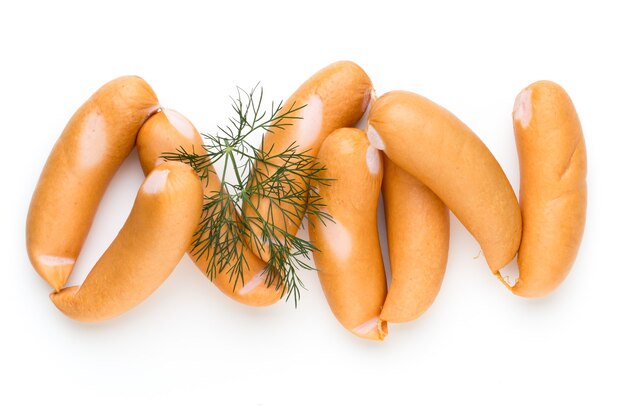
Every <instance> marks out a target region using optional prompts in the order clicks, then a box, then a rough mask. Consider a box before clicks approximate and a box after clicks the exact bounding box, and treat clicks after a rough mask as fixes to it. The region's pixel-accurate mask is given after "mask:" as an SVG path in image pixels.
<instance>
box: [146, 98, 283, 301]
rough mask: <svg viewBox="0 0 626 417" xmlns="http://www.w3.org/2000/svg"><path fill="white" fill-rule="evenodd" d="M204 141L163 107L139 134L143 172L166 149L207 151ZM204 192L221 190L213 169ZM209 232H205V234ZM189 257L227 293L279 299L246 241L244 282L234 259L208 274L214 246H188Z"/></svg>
mask: <svg viewBox="0 0 626 417" xmlns="http://www.w3.org/2000/svg"><path fill="white" fill-rule="evenodd" d="M202 145H203V141H202V137H201V136H200V133H198V131H197V130H196V128H195V126H194V125H193V124H192V123H191V122H190V121H189V120H188V119H187V118H186V117H184V116H183V115H181V114H180V113H178V112H176V111H174V110H170V109H164V110H163V111H162V112H159V113H157V114H155V115H153V116H152V117H150V119H148V121H146V123H145V124H144V125H143V127H142V128H141V130H140V131H139V135H138V137H137V151H138V154H139V160H140V161H141V166H142V167H143V170H144V173H145V174H146V175H148V174H149V173H150V172H151V171H152V170H153V169H154V167H155V166H158V164H160V163H162V162H163V159H162V154H163V153H164V152H175V151H176V150H177V149H180V148H182V149H185V150H186V151H187V152H189V153H192V152H195V153H196V154H198V155H204V154H206V151H205V149H204V148H203V147H202ZM203 187H204V196H205V197H206V198H208V197H211V196H212V195H214V194H215V193H217V192H219V191H220V188H221V183H220V179H219V177H218V176H217V175H216V174H215V173H213V172H212V173H210V175H209V179H208V182H205V184H204V185H203ZM206 234H207V232H205V233H204V234H203V235H202V236H198V235H197V234H196V235H194V240H195V239H196V238H198V237H200V238H204V237H206ZM189 249H190V250H189V257H190V258H191V259H192V260H193V261H194V263H195V264H196V266H197V267H198V269H200V270H201V271H202V273H203V274H205V275H206V276H207V277H209V278H210V279H211V281H212V282H213V283H214V284H215V286H216V287H217V288H218V289H219V290H220V291H222V292H223V293H224V294H226V295H227V296H228V297H230V298H232V299H234V300H236V301H239V302H241V303H244V304H247V305H250V306H267V305H271V304H274V303H275V302H276V301H278V300H279V299H280V297H281V294H282V288H276V286H274V285H271V286H270V287H267V285H266V284H265V266H266V265H265V263H263V262H262V261H261V260H260V259H259V258H258V257H257V256H256V255H254V253H252V251H250V250H249V249H248V248H247V247H246V246H245V245H242V247H241V250H242V251H243V256H244V257H245V259H246V263H247V267H246V268H244V271H243V282H242V281H237V282H236V285H235V281H234V279H233V280H231V274H230V272H229V268H230V267H232V265H233V262H231V264H230V265H227V266H226V268H225V269H224V270H223V271H221V272H220V271H217V272H216V273H215V275H214V276H209V274H208V271H207V270H208V263H209V261H208V260H209V258H210V257H212V256H214V252H213V250H209V251H208V252H206V253H203V254H194V253H193V251H192V250H191V249H192V248H189Z"/></svg>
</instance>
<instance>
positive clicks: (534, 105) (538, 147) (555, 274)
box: [512, 81, 587, 297]
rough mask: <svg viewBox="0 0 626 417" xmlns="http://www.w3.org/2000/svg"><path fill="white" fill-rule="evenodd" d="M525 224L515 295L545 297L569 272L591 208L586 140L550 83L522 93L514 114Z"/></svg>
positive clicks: (567, 105)
mask: <svg viewBox="0 0 626 417" xmlns="http://www.w3.org/2000/svg"><path fill="white" fill-rule="evenodd" d="M513 124H514V129H515V139H516V143H517V150H518V155H519V162H520V178H521V181H520V204H521V207H522V216H523V219H524V223H523V224H524V228H523V234H522V243H521V246H520V250H519V254H518V265H519V272H520V276H519V279H518V281H517V283H516V284H515V286H513V288H512V291H513V293H515V294H517V295H520V296H523V297H541V296H544V295H547V294H549V293H550V292H552V291H553V290H554V289H555V288H556V287H557V286H558V285H559V284H560V283H561V282H562V281H563V280H564V279H565V277H566V276H567V274H568V272H569V271H570V269H571V267H572V265H573V263H574V260H575V258H576V254H577V253H578V248H579V246H580V242H581V240H582V236H583V230H584V227H585V217H586V207H587V182H586V176H587V156H586V151H585V139H584V137H583V132H582V128H581V125H580V121H579V119H578V115H577V113H576V109H575V108H574V104H573V103H572V101H571V99H570V97H569V96H568V95H567V93H566V92H565V90H564V89H563V88H562V87H561V86H559V85H558V84H555V83H553V82H550V81H539V82H536V83H534V84H531V85H530V86H528V87H527V88H526V89H524V90H523V91H522V93H520V95H519V96H518V99H517V100H516V105H515V109H514V112H513Z"/></svg>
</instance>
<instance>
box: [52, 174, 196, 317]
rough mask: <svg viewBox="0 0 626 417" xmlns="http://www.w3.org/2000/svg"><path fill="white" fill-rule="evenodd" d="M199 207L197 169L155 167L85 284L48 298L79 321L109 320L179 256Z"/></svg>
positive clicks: (141, 296) (145, 292)
mask: <svg viewBox="0 0 626 417" xmlns="http://www.w3.org/2000/svg"><path fill="white" fill-rule="evenodd" d="M201 210H202V184H201V183H200V179H199V178H198V176H197V175H196V174H195V172H194V171H193V170H192V169H191V168H190V167H189V166H187V165H185V164H183V163H180V162H167V163H164V164H162V165H160V166H158V167H157V168H155V169H154V170H153V171H152V172H151V173H150V175H148V177H146V179H145V180H144V182H143V184H142V185H141V188H140V189H139V192H138V193H137V198H136V199H135V203H134V205H133V208H132V210H131V212H130V215H129V216H128V219H127V220H126V223H125V224H124V226H123V227H122V229H121V230H120V232H119V234H118V235H117V237H116V238H115V240H114V241H113V243H111V246H109V248H108V249H107V250H106V251H105V253H104V254H103V255H102V257H101V258H100V259H99V260H98V262H97V263H96V265H95V266H94V267H93V269H92V270H91V272H90V273H89V275H88V276H87V278H86V279H85V282H84V283H83V285H82V286H80V287H78V286H75V287H68V288H64V289H62V290H61V291H59V292H55V293H52V294H51V295H50V298H51V299H52V302H54V304H55V305H56V306H57V308H58V309H59V310H61V311H62V312H63V313H64V314H66V315H67V316H68V317H70V318H72V319H76V320H81V321H100V320H106V319H110V318H112V317H115V316H117V315H119V314H122V313H124V312H125V311H127V310H129V309H131V308H132V307H134V306H136V305H137V304H139V303H141V302H142V301H143V300H145V299H146V298H147V297H148V296H149V295H150V294H152V292H154V291H155V290H156V289H157V288H158V287H159V286H160V285H161V284H162V283H163V281H165V279H166V278H167V277H168V276H169V275H170V274H171V272H172V271H173V270H174V268H175V267H176V265H177V264H178V262H179V261H180V259H181V258H182V257H183V255H184V253H185V250H186V249H187V247H188V246H189V242H190V241H191V238H192V235H193V232H194V230H195V228H196V225H197V224H198V219H199V218H200V213H201Z"/></svg>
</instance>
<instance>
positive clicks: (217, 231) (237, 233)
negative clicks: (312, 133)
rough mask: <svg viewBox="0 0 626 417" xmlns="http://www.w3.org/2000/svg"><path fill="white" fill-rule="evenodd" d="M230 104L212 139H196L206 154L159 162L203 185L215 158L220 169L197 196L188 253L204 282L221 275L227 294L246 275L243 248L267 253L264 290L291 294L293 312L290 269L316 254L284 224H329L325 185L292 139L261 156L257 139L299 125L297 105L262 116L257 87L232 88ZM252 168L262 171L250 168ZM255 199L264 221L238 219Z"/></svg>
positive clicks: (296, 281)
mask: <svg viewBox="0 0 626 417" xmlns="http://www.w3.org/2000/svg"><path fill="white" fill-rule="evenodd" d="M231 100H232V106H231V107H232V109H233V111H234V113H235V115H234V116H233V117H231V118H229V119H228V124H226V125H225V126H224V127H218V128H217V133H216V134H213V135H211V134H203V136H204V139H205V144H204V146H203V147H204V150H205V151H206V153H201V154H198V153H196V152H195V151H192V152H191V153H189V152H187V151H185V150H184V149H182V148H180V149H178V150H177V151H176V152H174V153H166V154H164V155H163V157H164V159H167V160H176V161H182V162H185V163H187V164H189V165H190V166H191V167H192V168H193V169H194V170H195V171H196V172H197V173H198V175H199V176H200V178H201V179H202V180H203V181H204V182H205V183H208V181H209V178H210V176H211V173H215V171H214V168H213V163H215V162H218V161H220V160H222V161H223V164H224V168H223V171H222V173H221V175H220V177H221V179H222V181H221V187H220V188H219V191H217V192H215V193H212V194H211V195H205V200H204V208H203V215H202V220H201V223H200V227H199V229H198V231H197V232H196V235H195V240H194V241H193V244H192V247H193V249H192V251H191V254H192V256H195V257H197V258H199V257H202V256H204V257H206V258H207V259H208V266H207V271H206V273H207V275H208V276H209V277H210V278H211V279H212V278H213V277H214V276H215V275H216V274H217V273H223V272H226V273H228V274H229V276H230V282H231V283H232V284H233V291H234V289H235V288H236V286H237V285H238V283H240V281H241V285H243V284H244V283H243V279H244V273H245V272H246V271H247V270H248V269H249V266H248V260H247V259H246V257H245V245H248V246H249V247H250V249H251V250H252V252H253V253H255V254H257V255H259V254H260V253H261V252H264V253H266V254H267V253H269V256H268V262H267V266H266V275H265V285H267V286H268V287H271V286H273V287H274V288H276V290H277V291H281V292H282V293H281V297H283V296H285V295H286V296H287V297H286V299H289V298H290V297H292V296H293V299H294V302H295V304H296V306H297V303H298V300H299V299H300V288H304V284H303V283H302V281H301V279H300V277H299V276H298V270H299V269H305V270H310V269H313V267H311V266H310V264H309V263H308V262H307V261H308V260H310V253H311V251H314V250H317V248H315V247H314V246H313V245H312V244H311V243H310V242H308V241H306V240H304V239H301V238H299V237H297V236H296V235H295V234H291V233H289V232H288V230H287V226H288V225H289V224H292V223H295V224H298V223H299V222H300V218H302V217H303V216H305V215H306V216H308V217H309V218H311V217H312V216H315V217H317V218H318V219H319V220H320V221H321V222H322V223H324V222H325V221H326V220H331V221H332V219H331V217H330V215H329V214H328V213H327V212H326V211H324V210H323V207H324V204H323V201H322V199H321V197H320V195H319V188H318V187H319V186H327V185H328V184H329V181H330V180H329V179H326V178H323V177H322V176H321V174H322V172H323V171H324V170H325V167H323V166H322V165H321V164H320V163H319V162H318V161H317V159H316V157H314V156H311V155H309V154H308V153H307V150H302V151H301V150H300V149H298V146H297V145H296V141H295V140H293V141H292V143H291V144H290V145H289V146H288V147H287V148H286V149H284V150H282V151H276V152H275V151H274V148H273V147H270V148H269V149H267V150H264V149H265V147H264V146H263V142H264V140H265V133H267V132H273V131H275V130H277V129H281V130H282V129H284V128H285V127H286V126H290V125H291V124H292V123H293V120H297V119H301V117H299V116H298V115H297V114H298V112H299V111H300V110H302V108H304V106H300V107H296V106H295V104H293V105H291V106H290V107H289V108H288V109H284V108H283V103H282V101H281V102H280V103H279V104H278V105H275V104H274V102H272V104H271V107H270V110H269V111H268V110H263V89H262V88H258V85H257V86H255V87H254V88H252V90H251V91H250V92H246V91H244V90H242V89H241V88H237V96H236V97H231ZM254 133H263V139H262V143H261V146H260V148H255V147H254V146H253V145H252V144H251V143H250V140H251V136H252V135H253V134H254ZM257 165H261V166H263V167H264V169H255V167H256V166H257ZM267 168H270V169H267ZM227 172H233V173H234V177H235V180H234V181H228V180H227V179H226V178H227V176H226V173H227ZM213 178H215V177H213ZM311 184H315V185H316V186H315V187H313V186H312V185H311ZM262 198H263V199H266V200H267V202H268V203H269V208H268V210H267V212H266V213H265V214H266V216H263V215H262V213H259V211H258V210H256V209H254V213H255V214H254V215H246V214H245V213H244V211H243V207H244V206H247V207H252V208H254V207H255V204H254V202H258V201H259V200H260V199H262ZM266 218H267V220H266ZM255 231H256V233H255ZM259 231H260V233H259ZM264 246H265V248H264ZM211 255H213V256H211Z"/></svg>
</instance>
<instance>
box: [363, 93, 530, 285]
mask: <svg viewBox="0 0 626 417" xmlns="http://www.w3.org/2000/svg"><path fill="white" fill-rule="evenodd" d="M368 136H369V138H370V141H371V142H372V143H373V144H375V146H377V147H378V148H379V149H382V150H383V151H384V152H385V154H386V155H387V156H388V157H389V159H391V161H393V162H394V163H395V164H397V165H398V166H399V167H400V168H402V169H404V170H405V171H406V172H408V173H409V174H410V175H412V176H413V177H415V178H417V179H418V180H419V181H420V182H422V183H423V184H424V185H426V186H427V187H428V188H429V189H430V190H432V191H433V192H434V193H435V194H436V195H437V196H438V197H439V198H440V199H441V200H442V201H443V202H444V204H445V205H446V206H448V207H449V208H450V210H451V211H452V212H453V213H454V214H455V215H456V216H457V217H458V219H459V220H460V221H461V223H463V225H464V226H465V227H466V228H467V229H468V230H469V232H470V233H471V234H472V235H473V236H474V237H475V238H476V240H477V241H478V243H479V244H480V247H481V249H482V251H483V253H484V255H485V258H486V260H487V263H488V265H489V267H490V269H491V271H492V272H493V273H496V272H498V271H499V270H500V269H501V268H502V267H504V266H505V265H506V264H508V263H509V262H510V261H511V260H512V259H513V257H514V256H515V254H516V253H517V250H518V248H519V244H520V239H521V232H522V217H521V213H520V208H519V204H518V202H517V198H516V196H515V193H514V192H513V188H512V187H511V184H510V183H509V181H508V179H507V177H506V175H505V174H504V172H503V171H502V168H501V167H500V165H499V164H498V162H497V161H496V159H495V158H494V156H493V155H492V154H491V152H490V151H489V149H487V147H486V146H485V144H484V143H483V142H482V141H481V140H480V139H479V138H478V136H476V134H474V132H472V131H471V130H470V129H469V128H468V127H467V126H466V125H465V124H463V122H461V121H460V120H459V119H458V118H457V117H455V116H454V115H453V114H452V113H450V112H449V111H448V110H446V109H444V108H443V107H441V106H439V105H437V104H435V103H433V102H432V101H430V100H428V99H427V98H425V97H422V96H419V95H417V94H414V93H409V92H405V91H394V92H390V93H387V94H385V95H383V96H382V97H380V98H379V99H377V100H376V101H375V102H374V104H373V105H372V108H371V111H370V115H369V127H368Z"/></svg>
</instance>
